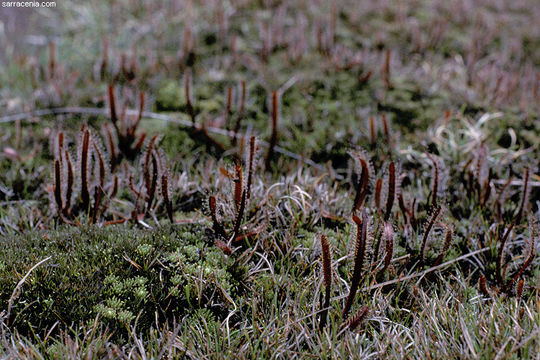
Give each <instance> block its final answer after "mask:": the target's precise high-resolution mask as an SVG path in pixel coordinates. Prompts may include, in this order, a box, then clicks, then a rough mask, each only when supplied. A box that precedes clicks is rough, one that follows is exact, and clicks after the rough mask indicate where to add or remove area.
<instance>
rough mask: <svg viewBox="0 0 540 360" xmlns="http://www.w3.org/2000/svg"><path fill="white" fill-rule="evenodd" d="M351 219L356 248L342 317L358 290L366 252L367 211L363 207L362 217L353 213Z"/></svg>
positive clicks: (349, 307)
mask: <svg viewBox="0 0 540 360" xmlns="http://www.w3.org/2000/svg"><path fill="white" fill-rule="evenodd" d="M353 220H354V222H355V223H356V227H357V233H356V249H355V254H354V270H353V276H352V280H351V288H350V290H349V295H348V296H347V300H346V301H345V306H344V307H343V312H342V318H343V319H345V318H346V317H347V314H348V313H349V310H350V309H351V306H352V304H353V302H354V297H355V295H356V291H357V290H358V285H359V284H360V277H361V275H362V267H363V265H364V257H365V254H366V240H367V225H368V217H367V212H366V210H365V209H364V211H363V212H362V219H359V218H358V216H356V215H353Z"/></svg>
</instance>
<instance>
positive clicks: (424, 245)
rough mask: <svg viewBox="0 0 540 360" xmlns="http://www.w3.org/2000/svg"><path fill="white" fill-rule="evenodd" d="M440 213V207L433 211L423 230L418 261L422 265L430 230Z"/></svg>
mask: <svg viewBox="0 0 540 360" xmlns="http://www.w3.org/2000/svg"><path fill="white" fill-rule="evenodd" d="M440 212H441V207H440V206H438V207H437V209H435V211H434V212H433V215H431V218H430V219H429V222H428V224H427V226H426V228H425V230H424V236H423V238H422V249H421V250H420V259H421V262H422V263H424V260H425V258H426V245H427V240H428V237H429V233H430V232H431V228H433V225H434V224H435V222H436V221H437V218H438V217H439V214H440Z"/></svg>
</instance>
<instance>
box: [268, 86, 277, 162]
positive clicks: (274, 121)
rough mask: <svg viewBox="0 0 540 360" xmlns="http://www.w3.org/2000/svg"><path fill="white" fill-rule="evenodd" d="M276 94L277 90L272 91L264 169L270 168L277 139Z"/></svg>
mask: <svg viewBox="0 0 540 360" xmlns="http://www.w3.org/2000/svg"><path fill="white" fill-rule="evenodd" d="M277 128H278V94H277V91H273V92H272V135H271V136H270V142H269V146H268V153H267V154H266V164H265V168H266V171H269V170H270V165H271V163H272V159H273V158H274V148H275V147H276V145H277V140H278V131H277Z"/></svg>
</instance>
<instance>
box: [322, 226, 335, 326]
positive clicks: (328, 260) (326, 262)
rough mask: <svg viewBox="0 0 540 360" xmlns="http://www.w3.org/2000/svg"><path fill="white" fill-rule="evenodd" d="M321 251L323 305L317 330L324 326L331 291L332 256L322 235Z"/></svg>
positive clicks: (326, 240)
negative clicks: (323, 289)
mask: <svg viewBox="0 0 540 360" xmlns="http://www.w3.org/2000/svg"><path fill="white" fill-rule="evenodd" d="M321 249H322V261H323V277H324V288H325V295H324V305H323V310H322V312H321V320H320V323H319V328H320V329H321V330H322V329H323V328H324V327H325V326H326V320H327V317H328V308H329V307H330V291H331V289H332V254H331V252H330V245H329V244H328V239H327V238H326V236H325V235H324V234H321Z"/></svg>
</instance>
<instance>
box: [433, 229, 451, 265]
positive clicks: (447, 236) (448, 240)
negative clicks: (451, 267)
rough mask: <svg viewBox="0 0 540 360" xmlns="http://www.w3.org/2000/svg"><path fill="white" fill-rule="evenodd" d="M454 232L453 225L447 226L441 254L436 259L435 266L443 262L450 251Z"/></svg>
mask: <svg viewBox="0 0 540 360" xmlns="http://www.w3.org/2000/svg"><path fill="white" fill-rule="evenodd" d="M452 233H453V231H452V227H451V226H447V227H446V233H445V235H444V242H443V246H442V249H441V253H440V254H439V256H437V259H435V262H434V263H433V266H439V265H440V264H441V263H442V261H443V259H444V255H446V252H447V251H448V249H449V248H450V244H451V243H452Z"/></svg>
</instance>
